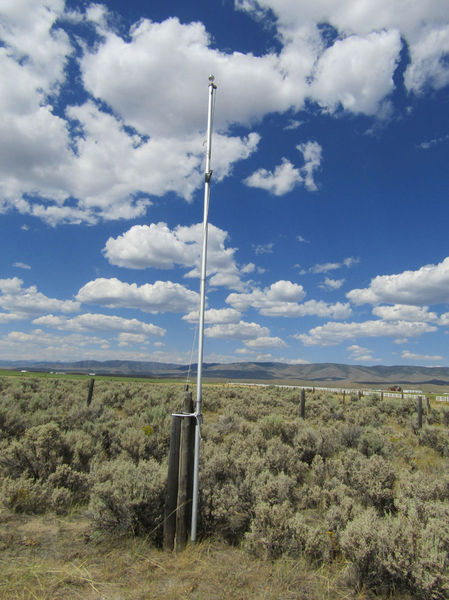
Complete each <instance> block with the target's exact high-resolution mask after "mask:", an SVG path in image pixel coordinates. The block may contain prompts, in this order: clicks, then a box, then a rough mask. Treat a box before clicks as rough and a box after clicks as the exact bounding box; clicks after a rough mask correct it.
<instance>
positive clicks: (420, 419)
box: [418, 396, 422, 429]
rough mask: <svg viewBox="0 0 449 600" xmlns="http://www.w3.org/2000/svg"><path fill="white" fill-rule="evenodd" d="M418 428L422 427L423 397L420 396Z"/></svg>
mask: <svg viewBox="0 0 449 600" xmlns="http://www.w3.org/2000/svg"><path fill="white" fill-rule="evenodd" d="M418 429H422V397H421V396H418Z"/></svg>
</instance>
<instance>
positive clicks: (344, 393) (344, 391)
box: [343, 390, 346, 404]
mask: <svg viewBox="0 0 449 600" xmlns="http://www.w3.org/2000/svg"><path fill="white" fill-rule="evenodd" d="M345 399H346V390H343V404H344V403H345Z"/></svg>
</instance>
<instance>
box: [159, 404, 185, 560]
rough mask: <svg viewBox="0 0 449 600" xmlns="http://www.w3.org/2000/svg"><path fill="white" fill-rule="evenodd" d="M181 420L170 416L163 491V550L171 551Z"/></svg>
mask: <svg viewBox="0 0 449 600" xmlns="http://www.w3.org/2000/svg"><path fill="white" fill-rule="evenodd" d="M181 419H182V417H178V416H177V415H172V418H171V432H170V451H169V454H168V475H167V488H166V491H165V515H164V517H165V518H164V542H163V544H164V550H170V551H171V550H173V547H174V543H175V534H176V506H177V501H178V477H179V438H180V432H181Z"/></svg>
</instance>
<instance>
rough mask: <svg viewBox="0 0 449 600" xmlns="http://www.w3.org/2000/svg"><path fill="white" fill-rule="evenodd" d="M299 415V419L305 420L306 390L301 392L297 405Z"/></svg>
mask: <svg viewBox="0 0 449 600" xmlns="http://www.w3.org/2000/svg"><path fill="white" fill-rule="evenodd" d="M299 415H300V417H301V419H305V418H306V390H301V400H300V403H299Z"/></svg>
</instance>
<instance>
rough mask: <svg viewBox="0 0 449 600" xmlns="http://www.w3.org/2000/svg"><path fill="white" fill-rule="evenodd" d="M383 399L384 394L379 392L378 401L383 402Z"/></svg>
mask: <svg viewBox="0 0 449 600" xmlns="http://www.w3.org/2000/svg"><path fill="white" fill-rule="evenodd" d="M383 399H384V393H383V392H380V401H381V402H383Z"/></svg>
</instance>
